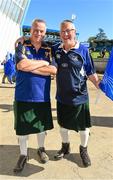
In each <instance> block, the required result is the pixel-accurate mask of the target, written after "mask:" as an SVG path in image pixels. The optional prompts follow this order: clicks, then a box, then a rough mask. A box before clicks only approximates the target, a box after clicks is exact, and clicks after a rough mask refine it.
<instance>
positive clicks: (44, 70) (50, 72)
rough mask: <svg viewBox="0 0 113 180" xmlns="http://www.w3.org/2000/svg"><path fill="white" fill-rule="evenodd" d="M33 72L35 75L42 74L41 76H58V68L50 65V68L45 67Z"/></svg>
mask: <svg viewBox="0 0 113 180" xmlns="http://www.w3.org/2000/svg"><path fill="white" fill-rule="evenodd" d="M31 72H32V73H34V74H40V75H44V76H48V75H56V73H57V68H56V67H55V66H52V65H49V66H44V67H41V68H38V69H35V70H33V71H31Z"/></svg>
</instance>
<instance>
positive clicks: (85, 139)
mask: <svg viewBox="0 0 113 180" xmlns="http://www.w3.org/2000/svg"><path fill="white" fill-rule="evenodd" d="M89 132H90V130H89V128H86V130H85V131H79V133H80V139H81V146H83V147H87V145H88V139H89Z"/></svg>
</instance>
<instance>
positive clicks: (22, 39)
mask: <svg viewBox="0 0 113 180" xmlns="http://www.w3.org/2000/svg"><path fill="white" fill-rule="evenodd" d="M25 40H26V38H25V37H24V36H22V37H20V38H19V39H17V40H16V42H15V47H17V46H18V43H21V44H23V43H24V41H25Z"/></svg>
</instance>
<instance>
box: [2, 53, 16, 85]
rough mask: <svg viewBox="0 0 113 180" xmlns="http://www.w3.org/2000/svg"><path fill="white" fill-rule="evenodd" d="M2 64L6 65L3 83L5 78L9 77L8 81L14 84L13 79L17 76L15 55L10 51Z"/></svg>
mask: <svg viewBox="0 0 113 180" xmlns="http://www.w3.org/2000/svg"><path fill="white" fill-rule="evenodd" d="M2 65H4V75H3V78H2V83H5V79H6V78H7V79H8V82H9V83H10V84H13V83H14V82H13V80H14V79H15V76H16V69H15V61H14V56H13V55H12V54H11V53H9V52H8V53H7V55H6V58H5V60H4V61H3V62H2Z"/></svg>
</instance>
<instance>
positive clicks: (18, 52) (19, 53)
mask: <svg viewBox="0 0 113 180" xmlns="http://www.w3.org/2000/svg"><path fill="white" fill-rule="evenodd" d="M25 51H26V49H25V46H24V45H23V44H21V43H19V44H18V46H17V47H16V48H15V62H16V64H17V63H18V62H20V61H21V60H22V59H27V56H26V55H25Z"/></svg>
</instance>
